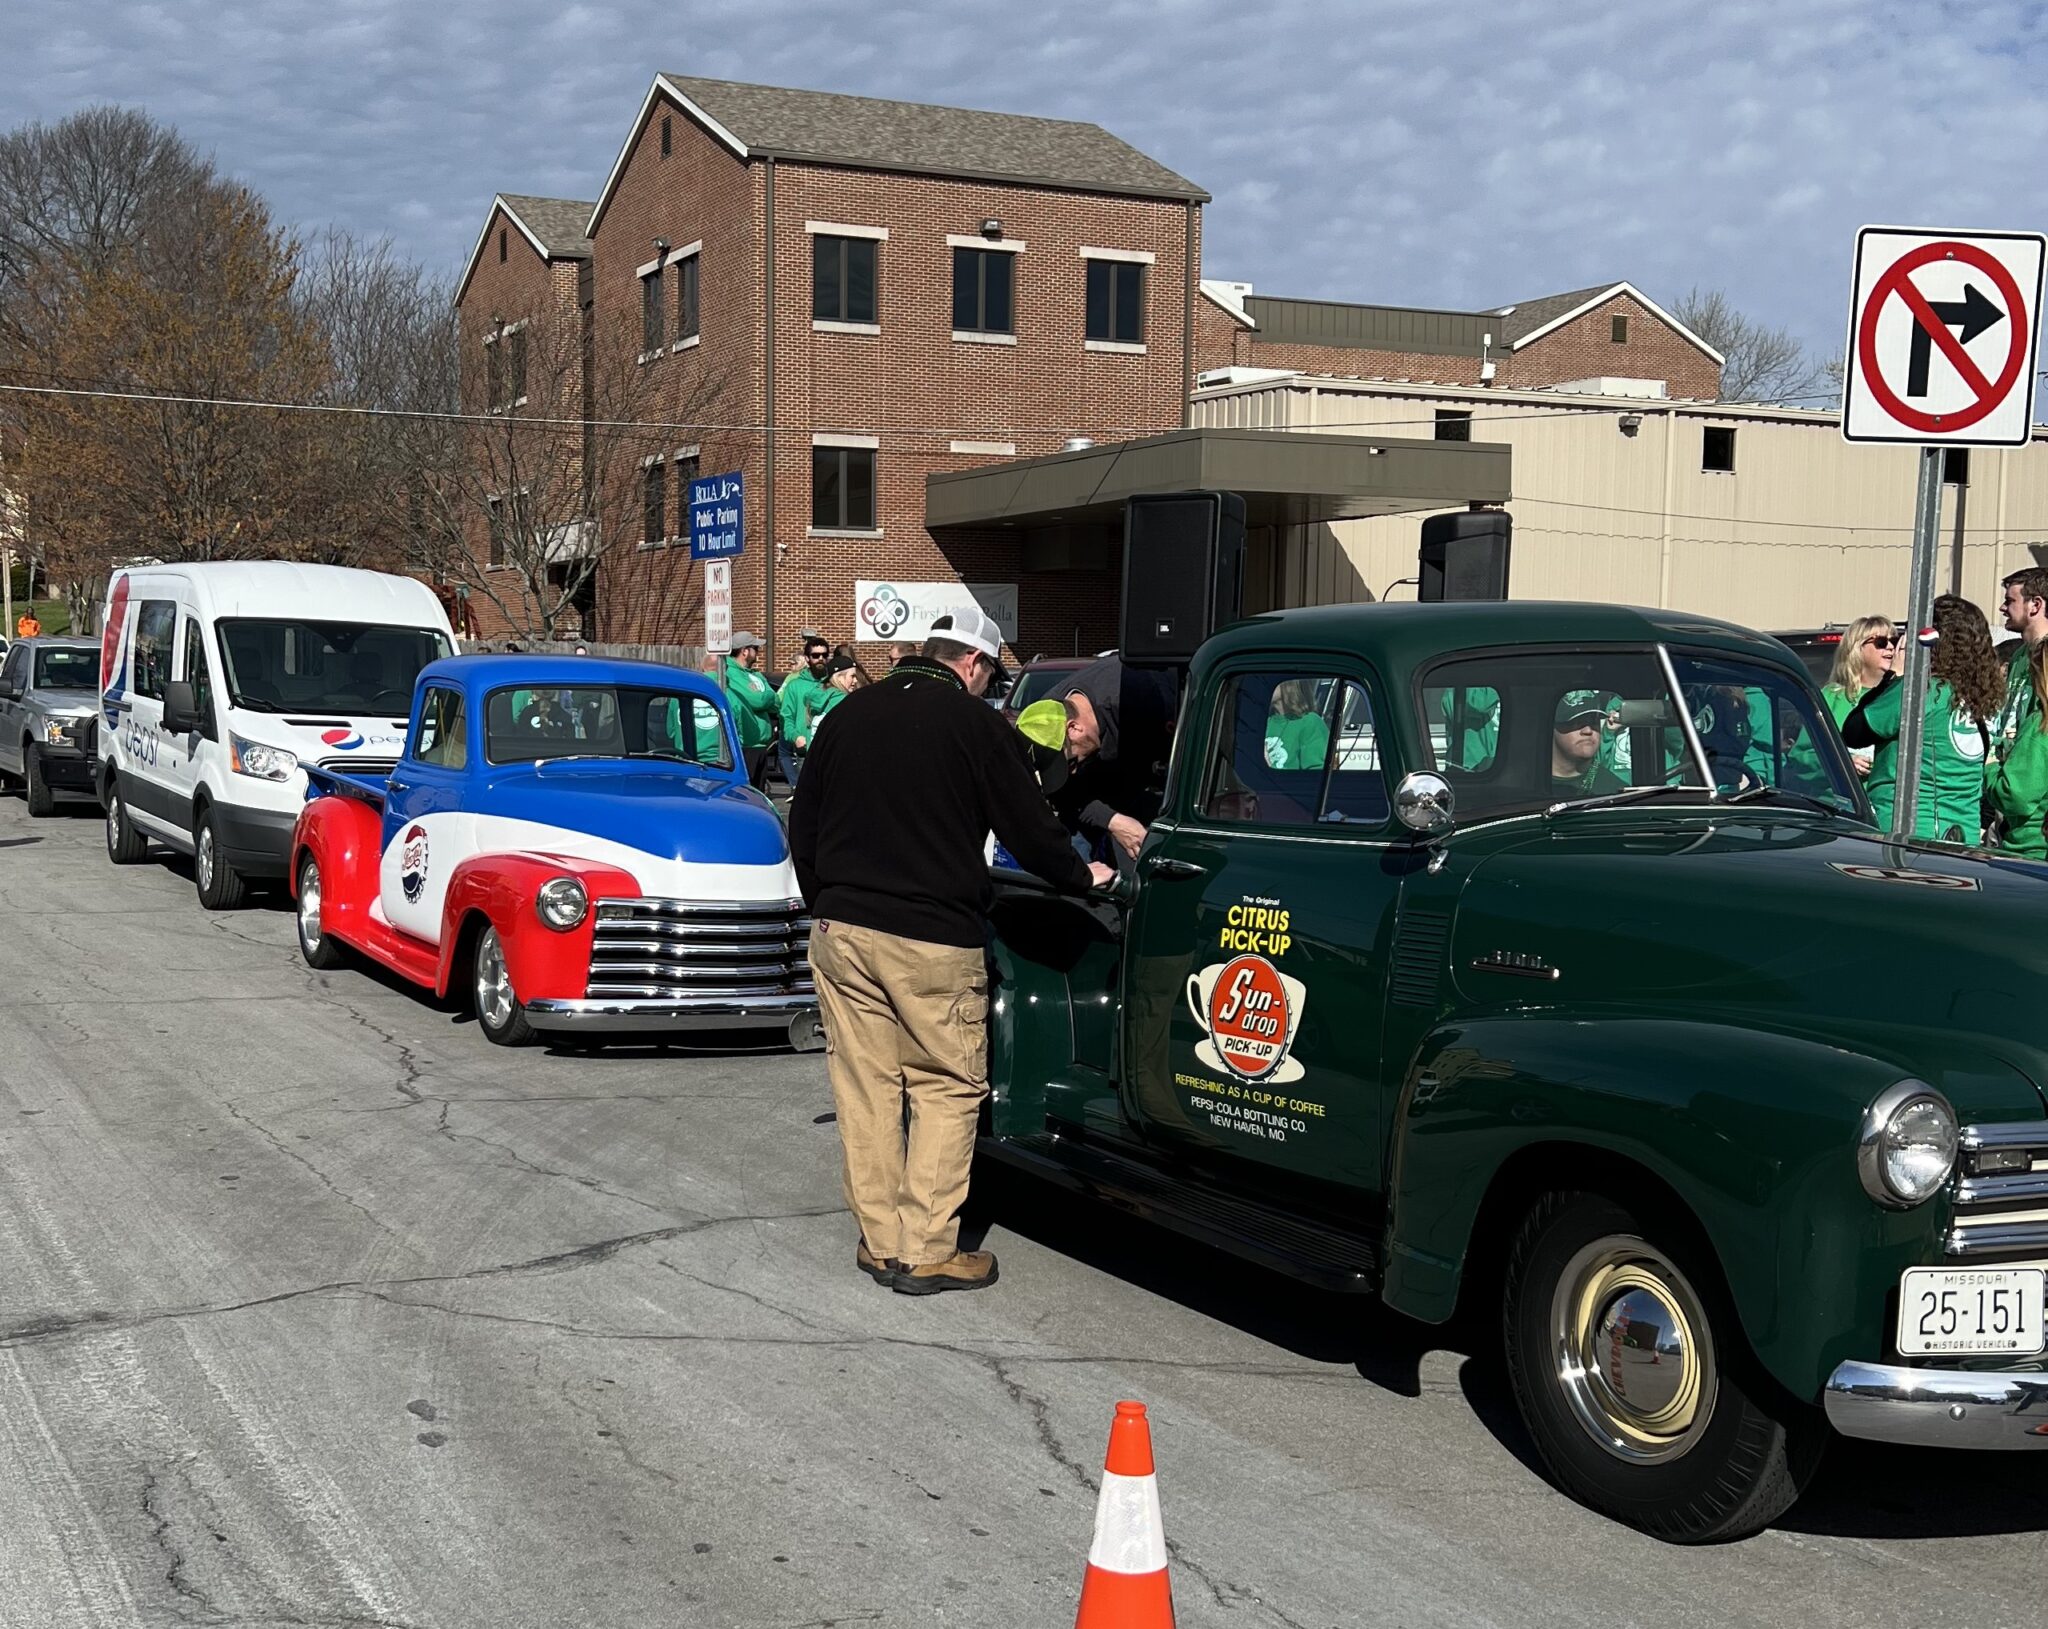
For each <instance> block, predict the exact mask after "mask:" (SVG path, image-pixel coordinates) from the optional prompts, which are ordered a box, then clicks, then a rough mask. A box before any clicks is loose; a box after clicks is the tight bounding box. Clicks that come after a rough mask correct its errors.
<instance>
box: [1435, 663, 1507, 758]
mask: <svg viewBox="0 0 2048 1629" xmlns="http://www.w3.org/2000/svg"><path fill="white" fill-rule="evenodd" d="M1443 712H1444V762H1445V764H1446V765H1447V766H1449V767H1450V768H1452V769H1464V770H1469V771H1471V772H1472V773H1474V774H1477V773H1478V772H1479V771H1480V770H1482V769H1485V768H1486V767H1487V766H1488V765H1489V764H1491V763H1492V762H1493V759H1494V755H1495V754H1496V753H1497V752H1499V750H1500V693H1499V692H1498V691H1497V690H1492V689H1489V688H1488V687H1487V686H1485V685H1463V686H1459V687H1457V688H1454V689H1447V690H1445V691H1444V699H1443Z"/></svg>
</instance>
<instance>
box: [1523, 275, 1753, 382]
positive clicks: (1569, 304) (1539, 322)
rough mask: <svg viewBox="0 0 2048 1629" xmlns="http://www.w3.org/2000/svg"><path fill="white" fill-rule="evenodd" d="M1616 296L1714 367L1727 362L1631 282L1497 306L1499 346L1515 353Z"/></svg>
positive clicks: (1597, 286)
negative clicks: (1624, 297) (1708, 359)
mask: <svg viewBox="0 0 2048 1629" xmlns="http://www.w3.org/2000/svg"><path fill="white" fill-rule="evenodd" d="M1617 294H1626V295H1627V296H1628V297H1629V298H1630V299H1632V300H1634V301H1635V302H1636V304H1638V305H1640V306H1641V307H1642V308H1643V309H1644V310H1646V311H1648V312H1649V313H1650V314H1651V315H1652V316H1654V317H1656V318H1657V319H1659V320H1660V321H1661V322H1663V324H1664V325H1665V326H1666V327H1667V328H1669V329H1671V330H1672V332H1673V333H1675V334H1677V335H1678V336H1679V338H1681V339H1683V340H1686V341H1687V342H1688V343H1690V344H1692V345H1696V346H1697V347H1699V349H1700V350H1701V351H1703V352H1704V353H1705V354H1706V355H1708V356H1710V357H1712V358H1713V359H1714V361H1715V363H1716V364H1717V365H1718V364H1720V363H1722V362H1725V361H1726V360H1727V358H1726V357H1724V356H1722V354H1721V353H1720V352H1719V351H1717V350H1715V349H1714V347H1713V346H1711V345H1709V344H1708V343H1707V342H1706V341H1705V340H1703V339H1701V338H1700V336H1699V335H1698V334H1695V333H1694V332H1693V331H1692V330H1691V329H1690V328H1688V327H1686V325H1685V324H1684V323H1682V322H1680V321H1679V320H1678V319H1677V318H1676V317H1674V316H1672V314H1671V313H1670V312H1668V311H1666V310H1665V309H1664V308H1663V307H1662V306H1660V305H1659V304H1658V303H1657V302H1656V301H1655V300H1653V299H1651V298H1650V297H1649V295H1647V294H1645V293H1644V292H1643V291H1642V290H1641V289H1639V288H1637V287H1636V286H1635V284H1633V283H1626V282H1624V283H1596V284H1594V285H1593V286H1592V287H1591V288H1575V289H1572V290H1570V291H1569V292H1567V293H1564V294H1546V295H1543V296H1542V297H1541V298H1540V299H1535V300H1523V301H1521V302H1519V303H1518V304H1515V305H1504V306H1497V307H1495V309H1494V313H1493V314H1494V315H1495V316H1498V317H1500V318H1502V319H1503V320H1502V322H1501V339H1502V341H1503V343H1504V344H1505V345H1506V346H1507V348H1508V349H1509V350H1511V351H1519V350H1520V349H1521V348H1522V347H1523V346H1524V345H1528V344H1530V343H1532V342H1533V341H1535V340H1539V339H1541V338H1542V337H1543V336H1544V335H1545V334H1548V333H1553V332H1555V331H1556V330H1557V329H1559V328H1562V327H1563V326H1564V325H1565V324H1566V323H1568V322H1571V321H1572V320H1573V319H1575V318H1578V317H1583V316H1584V315H1585V314H1586V313H1587V312H1588V311H1591V310H1592V309H1593V308H1594V307H1595V306H1599V305H1604V304H1605V303H1606V302H1607V301H1609V300H1611V299H1613V298H1614V296H1615V295H1617Z"/></svg>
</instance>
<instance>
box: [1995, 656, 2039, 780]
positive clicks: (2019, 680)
mask: <svg viewBox="0 0 2048 1629" xmlns="http://www.w3.org/2000/svg"><path fill="white" fill-rule="evenodd" d="M2033 711H2035V705H2034V680H2033V673H2032V670H2031V669H2030V668H2029V667H2028V665H2027V642H2026V641H2025V640H2024V639H2021V640H2017V641H2015V642H2014V644H2013V647H2012V655H2011V656H2010V657H2008V658H2007V659H2006V664H2005V705H2004V706H2002V707H2000V708H1999V709H1998V717H1997V718H1995V719H1994V720H1992V723H1991V755H1992V757H1994V758H2002V757H2004V756H2005V753H2006V749H2007V748H2008V747H2009V746H2011V745H2012V743H2013V742H2015V741H2017V740H2018V738H2019V733H2020V722H2021V720H2022V719H2024V718H2025V717H2026V716H2027V715H2028V714H2029V713H2031V712H2033Z"/></svg>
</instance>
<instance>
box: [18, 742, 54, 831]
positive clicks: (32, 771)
mask: <svg viewBox="0 0 2048 1629" xmlns="http://www.w3.org/2000/svg"><path fill="white" fill-rule="evenodd" d="M21 776H22V779H23V780H24V781H25V782H27V784H28V812H29V813H30V814H31V815H32V816H34V817H35V818H36V819H38V820H40V819H42V818H43V817H44V816H45V815H53V814H55V813H56V812H57V794H56V793H54V792H52V791H51V790H50V783H49V782H48V781H46V780H44V779H43V755H42V754H41V753H39V752H38V751H36V749H35V747H34V746H33V745H29V746H26V747H23V748H22V750H21Z"/></svg>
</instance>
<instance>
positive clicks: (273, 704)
mask: <svg viewBox="0 0 2048 1629" xmlns="http://www.w3.org/2000/svg"><path fill="white" fill-rule="evenodd" d="M235 705H236V706H237V707H239V708H241V709H242V710H243V711H244V712H250V713H288V712H290V711H291V709H290V708H289V707H287V706H285V705H284V703H283V702H279V701H265V700H263V699H262V697H260V696H237V697H235Z"/></svg>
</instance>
